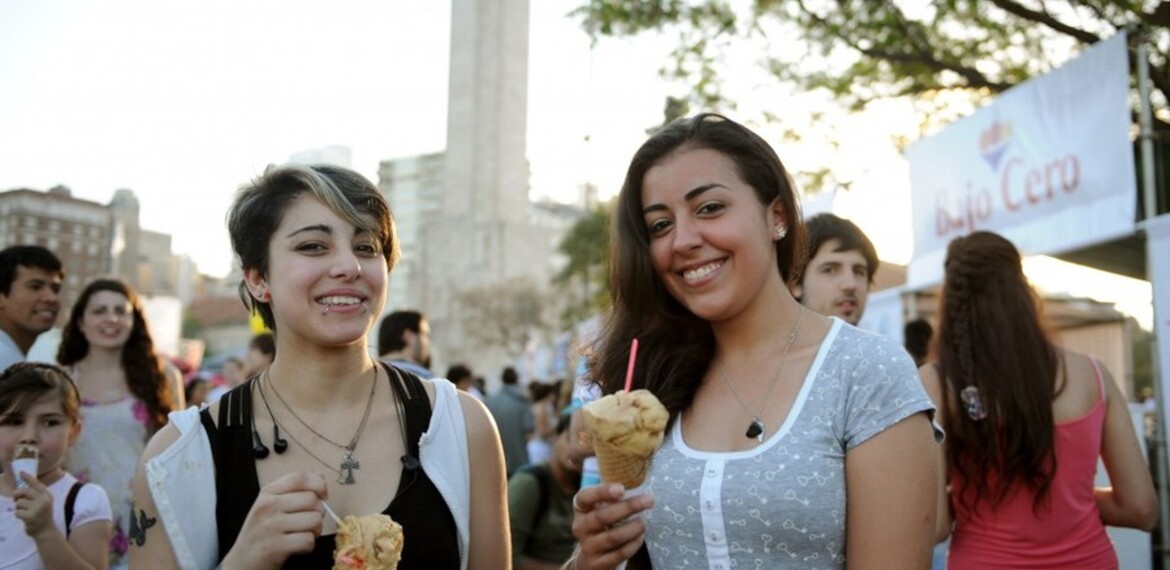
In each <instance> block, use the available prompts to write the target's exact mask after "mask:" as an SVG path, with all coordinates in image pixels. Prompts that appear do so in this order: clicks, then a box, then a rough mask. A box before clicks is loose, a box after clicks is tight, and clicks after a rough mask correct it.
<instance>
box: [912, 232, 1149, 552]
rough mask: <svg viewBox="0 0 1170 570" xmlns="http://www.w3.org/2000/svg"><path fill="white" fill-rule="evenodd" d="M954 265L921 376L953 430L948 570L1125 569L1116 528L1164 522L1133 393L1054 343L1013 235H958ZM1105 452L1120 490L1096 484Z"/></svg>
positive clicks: (945, 519) (946, 474)
mask: <svg viewBox="0 0 1170 570" xmlns="http://www.w3.org/2000/svg"><path fill="white" fill-rule="evenodd" d="M945 265H946V281H945V283H944V285H943V293H942V300H941V302H940V313H939V327H938V331H939V332H938V338H937V339H936V343H935V345H934V347H933V357H934V358H933V363H932V364H927V365H925V366H923V367H922V368H921V370H920V372H921V374H922V379H923V382H924V384H925V385H926V388H927V390H928V391H929V392H931V395H932V396H933V397H934V398H935V401H936V402H937V404H938V408H939V412H938V417H939V420H940V421H941V422H942V425H943V427H944V429H945V430H946V433H947V439H946V442H945V443H944V445H943V446H942V449H941V453H942V456H943V468H942V469H940V477H941V478H943V480H944V481H945V482H946V485H940V488H944V489H946V488H948V487H949V495H948V496H943V497H940V499H939V517H938V520H939V529H938V531H939V532H938V538H939V540H942V539H944V538H946V537H947V536H948V535H950V536H951V537H952V540H951V548H950V553H949V556H948V560H947V568H948V569H950V570H965V569H975V568H978V569H981V570H984V569H998V568H1003V569H1010V568H1029V569H1044V568H1052V569H1057V568H1082V569H1115V568H1117V566H1118V562H1117V555H1116V553H1115V552H1114V550H1113V545H1112V544H1111V543H1110V541H1109V538H1108V536H1107V535H1106V534H1105V526H1106V525H1110V526H1126V527H1133V528H1140V529H1146V530H1148V529H1150V528H1152V527H1153V525H1154V522H1155V520H1156V517H1157V510H1156V507H1157V504H1156V503H1157V501H1156V496H1155V494H1154V487H1153V483H1152V481H1151V478H1150V474H1149V469H1148V467H1147V466H1146V464H1145V460H1144V458H1143V457H1142V453H1141V448H1140V447H1139V445H1138V441H1137V436H1136V434H1135V433H1134V429H1133V426H1132V424H1131V423H1130V418H1129V413H1128V409H1127V407H1126V403H1125V398H1124V397H1123V396H1122V394H1121V391H1120V390H1119V389H1118V387H1117V385H1116V384H1115V383H1114V382H1113V380H1112V378H1110V377H1109V374H1108V371H1106V370H1103V369H1102V368H1100V367H1099V366H1098V364H1097V363H1096V362H1095V361H1093V360H1092V359H1091V358H1088V357H1086V356H1084V355H1080V354H1077V353H1073V352H1069V351H1065V350H1062V349H1061V348H1059V347H1057V346H1056V345H1055V344H1054V343H1053V341H1052V339H1051V338H1050V337H1049V335H1048V332H1047V328H1046V326H1045V323H1043V321H1042V319H1041V313H1040V308H1039V302H1038V300H1037V297H1036V295H1035V292H1034V291H1033V290H1032V288H1031V287H1030V286H1029V285H1028V281H1027V279H1026V277H1025V276H1024V273H1023V269H1022V266H1021V263H1020V254H1019V252H1018V251H1017V250H1016V248H1015V246H1014V245H1012V243H1011V242H1010V241H1008V240H1006V239H1004V238H1003V237H1001V236H999V235H997V234H994V233H991V232H983V231H979V232H973V233H971V234H970V235H968V236H965V237H959V238H956V239H955V240H954V241H952V242H951V243H950V246H949V247H948V248H947V257H946V263H945ZM1098 457H1101V459H1102V460H1103V461H1104V464H1105V468H1106V471H1107V472H1108V474H1109V479H1110V481H1111V482H1112V485H1113V486H1112V487H1108V488H1094V486H1093V479H1094V475H1095V473H1096V468H1097V458H1098Z"/></svg>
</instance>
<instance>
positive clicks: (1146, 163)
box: [1135, 32, 1158, 220]
mask: <svg viewBox="0 0 1170 570" xmlns="http://www.w3.org/2000/svg"><path fill="white" fill-rule="evenodd" d="M1135 39H1136V41H1137V53H1136V57H1137V62H1136V63H1137V73H1138V79H1137V89H1138V100H1139V101H1141V113H1140V114H1139V115H1138V121H1139V125H1140V127H1141V130H1140V135H1139V136H1140V137H1141V153H1142V196H1143V197H1144V198H1145V203H1146V208H1145V210H1146V211H1145V214H1146V215H1145V216H1143V218H1144V219H1146V220H1152V219H1154V217H1155V216H1157V215H1158V203H1157V200H1158V194H1157V192H1155V188H1154V185H1155V184H1156V182H1155V180H1154V111H1153V109H1152V108H1151V105H1150V62H1149V58H1148V54H1147V52H1148V48H1147V47H1146V37H1145V35H1144V34H1142V33H1141V32H1138V33H1137V34H1136V38H1135Z"/></svg>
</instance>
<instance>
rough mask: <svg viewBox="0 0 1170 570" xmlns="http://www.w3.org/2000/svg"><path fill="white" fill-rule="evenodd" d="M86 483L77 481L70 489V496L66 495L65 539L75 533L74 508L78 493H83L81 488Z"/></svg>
mask: <svg viewBox="0 0 1170 570" xmlns="http://www.w3.org/2000/svg"><path fill="white" fill-rule="evenodd" d="M84 486H85V483H82V482H81V481H77V482H74V483H73V486H72V487H70V488H69V494H68V495H65V539H66V540H68V539H69V533H71V532H73V507H74V505H75V504H76V503H77V493H79V492H81V488H82V487H84Z"/></svg>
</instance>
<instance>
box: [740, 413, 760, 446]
mask: <svg viewBox="0 0 1170 570" xmlns="http://www.w3.org/2000/svg"><path fill="white" fill-rule="evenodd" d="M744 435H745V436H747V438H748V439H755V440H756V441H757V442H759V443H764V422H762V421H760V418H752V423H750V424H748V428H747V432H746V433H744Z"/></svg>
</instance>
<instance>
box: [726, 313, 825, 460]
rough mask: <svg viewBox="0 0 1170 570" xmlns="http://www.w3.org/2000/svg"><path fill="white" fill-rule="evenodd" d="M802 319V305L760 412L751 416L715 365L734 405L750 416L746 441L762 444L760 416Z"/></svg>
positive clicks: (762, 431)
mask: <svg viewBox="0 0 1170 570" xmlns="http://www.w3.org/2000/svg"><path fill="white" fill-rule="evenodd" d="M802 317H804V305H801V306H800V312H799V313H797V315H796V324H794V325H792V332H790V333H788V344H786V345H784V354H782V355H781V356H780V365H779V366H777V367H776V377H775V378H773V379H772V383H771V384H769V385H768V392H767V393H766V394H764V400H763V401H762V402H760V411H759V412H757V413H755V414H753V413H752V411H751V410H750V409H748V407H747V405H746V404H744V403H743V399H742V398H740V397H739V392H737V391H736V390H735V386H734V385H733V384H732V383H731V381H730V380H728V379H727V375H726V374H724V373H723V367H722V366H720V365H718V364H716V365H715V371H716V372H718V373H719V377H720V378H722V379H723V382H724V383H725V384H727V388H728V389H730V390H731V395H732V396H735V401H736V403H738V404H739V407H740V408H742V409H743V411H744V413H746V414H747V415H749V416H751V418H752V421H751V422H750V423H748V427H747V431H746V432H744V434H743V435H744V437H746V438H748V439H752V438H755V440H756V443H764V434H765V433H767V428H766V427H765V426H764V420H762V419H760V416H762V415H764V408H765V407H767V405H768V400H770V399H771V398H772V388H775V387H776V382H777V381H778V380H780V373H781V372H783V371H784V363H785V362H786V361H787V360H788V351H789V350H791V349H792V345H793V344H794V343H795V342H796V337H798V336H800V319H801V318H802Z"/></svg>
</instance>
